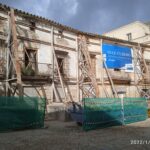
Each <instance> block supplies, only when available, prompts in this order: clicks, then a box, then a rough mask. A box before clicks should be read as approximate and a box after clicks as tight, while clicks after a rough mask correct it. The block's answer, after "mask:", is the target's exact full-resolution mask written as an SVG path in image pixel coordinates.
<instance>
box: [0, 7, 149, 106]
mask: <svg viewBox="0 0 150 150" xmlns="http://www.w3.org/2000/svg"><path fill="white" fill-rule="evenodd" d="M148 55H149V56H150V45H145V44H139V43H135V42H130V41H125V40H120V39H115V38H110V37H106V36H101V35H96V34H91V33H86V32H82V31H79V30H76V29H73V28H71V27H67V26H64V25H61V24H59V23H56V22H54V21H51V20H48V19H45V18H42V17H39V16H35V15H32V14H29V13H26V12H23V11H20V10H17V9H13V8H10V7H8V6H5V5H0V95H1V96H20V97H21V96H25V97H35V96H38V97H44V98H46V102H47V108H49V106H50V105H52V104H54V103H67V102H72V101H75V102H79V101H81V100H82V99H83V98H85V97H91V98H92V97H104V98H105V97H109V98H112V97H120V96H122V95H123V96H126V97H141V96H144V97H146V98H149V94H150V93H149V88H150V76H149V69H150V59H149V60H148V59H145V56H148ZM146 58H148V57H146ZM149 58H150V57H149Z"/></svg>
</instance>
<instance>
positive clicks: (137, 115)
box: [83, 98, 148, 130]
mask: <svg viewBox="0 0 150 150" xmlns="http://www.w3.org/2000/svg"><path fill="white" fill-rule="evenodd" d="M147 117H148V116H147V101H146V99H145V98H123V99H121V98H84V99H83V129H84V130H92V129H97V128H104V127H109V126H116V125H123V124H128V123H133V122H137V121H142V120H145V119H147Z"/></svg>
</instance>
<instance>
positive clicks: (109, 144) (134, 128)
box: [0, 119, 150, 150]
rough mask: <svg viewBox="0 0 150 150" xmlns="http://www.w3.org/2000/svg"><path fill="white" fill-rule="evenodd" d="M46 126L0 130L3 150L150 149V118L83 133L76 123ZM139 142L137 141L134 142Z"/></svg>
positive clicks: (59, 123) (48, 123) (52, 123)
mask: <svg viewBox="0 0 150 150" xmlns="http://www.w3.org/2000/svg"><path fill="white" fill-rule="evenodd" d="M46 125H48V128H47V129H36V130H25V131H17V132H9V133H0V150H149V149H150V143H149V144H142V143H140V144H131V142H132V141H131V140H143V141H139V142H146V141H147V142H150V119H148V120H146V121H143V122H139V123H134V124H130V125H128V126H124V127H123V126H120V127H110V128H105V129H99V130H94V131H88V132H84V131H82V128H81V127H78V126H77V125H76V124H75V123H73V122H60V121H48V122H46ZM135 142H138V141H135Z"/></svg>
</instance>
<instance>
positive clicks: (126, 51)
mask: <svg viewBox="0 0 150 150" xmlns="http://www.w3.org/2000/svg"><path fill="white" fill-rule="evenodd" d="M102 53H103V58H104V60H105V64H106V66H107V68H111V69H115V68H116V69H125V70H133V65H132V53H131V48H129V47H125V46H119V45H112V44H106V43H104V44H103V45H102Z"/></svg>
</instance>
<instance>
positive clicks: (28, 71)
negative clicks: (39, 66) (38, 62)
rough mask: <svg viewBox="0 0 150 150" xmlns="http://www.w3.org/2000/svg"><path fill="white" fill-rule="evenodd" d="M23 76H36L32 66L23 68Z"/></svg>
mask: <svg viewBox="0 0 150 150" xmlns="http://www.w3.org/2000/svg"><path fill="white" fill-rule="evenodd" d="M22 74H23V75H25V76H34V75H35V71H34V70H33V69H32V66H30V65H29V66H28V67H23V68H22Z"/></svg>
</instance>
